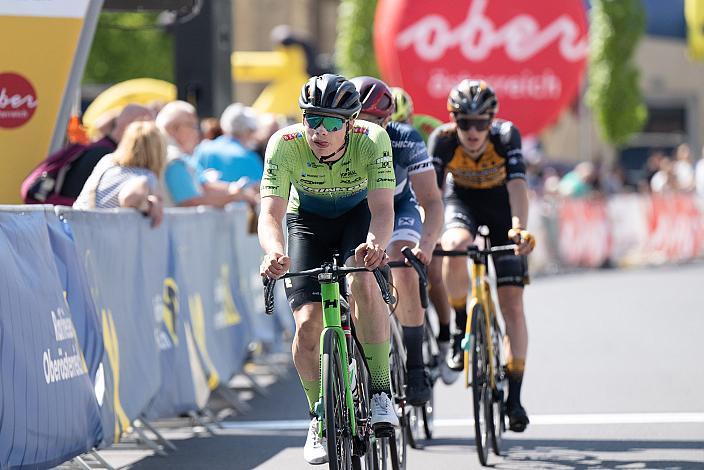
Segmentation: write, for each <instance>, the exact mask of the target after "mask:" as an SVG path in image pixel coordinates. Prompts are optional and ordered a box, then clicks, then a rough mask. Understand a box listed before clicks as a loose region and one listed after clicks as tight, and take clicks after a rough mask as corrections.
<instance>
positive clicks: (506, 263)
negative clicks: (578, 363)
mask: <svg viewBox="0 0 704 470" xmlns="http://www.w3.org/2000/svg"><path fill="white" fill-rule="evenodd" d="M494 265H495V267H496V277H497V284H498V289H497V294H498V297H499V305H500V307H501V313H502V315H503V317H504V323H505V324H506V337H505V338H504V339H505V345H506V359H507V362H506V373H507V375H508V398H507V400H506V408H507V412H508V417H509V424H510V427H511V430H513V431H519V432H520V431H523V430H524V429H525V427H526V426H527V425H528V422H529V420H528V415H527V414H526V411H525V409H524V408H523V405H522V404H521V385H522V384H523V372H524V369H525V362H526V354H527V352H528V328H527V327H526V317H525V313H524V308H523V284H524V283H525V282H527V279H528V273H527V269H526V265H525V260H524V259H522V258H519V257H516V256H502V257H499V258H496V259H495V260H494Z"/></svg>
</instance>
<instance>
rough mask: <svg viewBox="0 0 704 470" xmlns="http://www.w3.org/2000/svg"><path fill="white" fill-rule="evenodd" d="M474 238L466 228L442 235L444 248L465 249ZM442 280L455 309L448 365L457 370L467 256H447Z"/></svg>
mask: <svg viewBox="0 0 704 470" xmlns="http://www.w3.org/2000/svg"><path fill="white" fill-rule="evenodd" d="M473 240H474V238H473V237H472V234H471V232H470V231H469V230H468V229H466V228H459V227H458V228H450V229H448V230H447V231H446V232H445V233H444V234H443V236H442V247H443V249H444V250H465V249H467V247H468V246H469V245H470V244H472V242H473ZM443 280H444V281H445V286H446V287H447V293H448V297H449V300H450V304H451V305H452V307H453V309H454V310H455V328H456V330H455V335H454V337H453V344H452V351H451V357H448V361H447V362H448V365H449V366H450V367H451V368H452V369H454V370H459V369H462V367H463V360H464V359H463V358H464V354H463V353H462V348H461V341H462V338H463V336H464V332H465V328H466V325H467V294H468V292H469V272H468V271H467V258H466V257H463V256H459V257H447V258H445V260H444V263H443Z"/></svg>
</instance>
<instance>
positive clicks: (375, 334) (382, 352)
mask: <svg viewBox="0 0 704 470" xmlns="http://www.w3.org/2000/svg"><path fill="white" fill-rule="evenodd" d="M351 290H352V296H353V297H354V300H355V302H356V303H357V308H356V311H355V315H356V319H357V321H356V322H355V327H356V329H357V336H358V337H359V340H360V341H361V343H362V346H363V347H364V354H365V356H366V357H367V363H368V364H369V369H370V372H371V389H372V394H374V393H378V392H386V393H390V391H391V388H390V387H391V386H390V383H389V309H388V307H387V306H386V304H385V303H384V300H383V299H382V298H381V295H380V294H379V287H378V285H377V283H376V280H375V279H374V275H373V274H371V273H356V274H354V275H353V276H352V282H351Z"/></svg>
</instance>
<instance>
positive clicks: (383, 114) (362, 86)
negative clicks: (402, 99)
mask: <svg viewBox="0 0 704 470" xmlns="http://www.w3.org/2000/svg"><path fill="white" fill-rule="evenodd" d="M350 81H351V82H352V83H353V84H354V86H355V87H356V88H357V91H359V99H360V100H361V101H362V111H363V112H364V113H366V114H369V115H371V116H374V117H376V118H379V119H386V118H387V117H389V116H391V114H393V112H394V97H393V96H392V95H391V90H390V89H389V87H388V86H387V85H386V83H384V82H382V81H381V80H379V79H378V78H374V77H367V76H362V77H355V78H353V79H351V80H350Z"/></svg>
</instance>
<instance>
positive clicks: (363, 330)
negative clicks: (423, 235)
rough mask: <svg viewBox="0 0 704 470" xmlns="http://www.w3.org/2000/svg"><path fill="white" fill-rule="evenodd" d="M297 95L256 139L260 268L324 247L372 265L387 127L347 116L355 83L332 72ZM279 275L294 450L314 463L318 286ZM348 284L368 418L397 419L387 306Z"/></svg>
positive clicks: (273, 271)
mask: <svg viewBox="0 0 704 470" xmlns="http://www.w3.org/2000/svg"><path fill="white" fill-rule="evenodd" d="M298 104H299V106H300V108H301V109H302V110H303V122H302V123H300V124H294V125H292V126H289V127H286V128H284V129H281V130H280V131H278V132H277V133H276V134H274V135H273V136H272V137H271V139H270V140H269V144H268V145H267V149H266V157H265V162H264V177H263V179H262V183H261V198H262V201H261V213H260V216H259V242H260V243H261V246H262V248H263V250H264V253H265V255H264V259H263V261H262V264H261V274H262V276H268V277H270V278H279V277H281V276H282V275H283V274H285V273H286V271H288V270H289V269H293V270H294V271H300V270H305V269H311V268H316V267H320V265H321V264H322V263H323V262H324V261H327V260H329V259H330V258H331V257H332V255H333V254H334V253H338V254H339V255H341V256H343V257H344V258H345V262H346V263H348V264H351V263H353V264H356V265H357V266H365V267H366V268H368V269H370V270H371V269H374V268H376V267H378V266H380V265H382V264H384V263H385V262H386V259H387V256H386V252H385V251H384V250H385V248H386V246H387V245H388V243H389V240H390V239H391V233H392V230H393V223H394V208H393V199H394V188H395V187H396V179H395V177H394V170H393V165H392V157H391V142H390V140H389V136H388V134H387V133H386V131H385V130H384V129H383V128H381V127H380V126H378V125H376V124H373V123H371V122H366V121H362V120H357V121H355V118H357V116H358V114H359V111H360V109H361V107H362V106H361V104H360V100H359V93H358V92H357V90H356V88H355V87H354V85H353V84H352V83H351V82H349V81H348V80H346V79H345V78H344V77H341V76H339V75H332V74H325V75H321V76H318V77H312V78H311V79H310V80H308V83H306V84H305V85H304V86H303V88H302V90H301V96H300V98H299V100H298ZM284 215H285V216H286V224H287V227H288V254H286V251H285V249H284V236H283V227H282V224H281V221H282V219H283V218H284ZM350 253H353V254H352V255H350V256H349V257H348V254H350ZM284 285H285V287H286V295H287V297H288V301H289V304H290V306H291V309H292V310H293V316H294V318H295V321H296V335H295V337H294V339H293V347H292V350H293V362H294V365H295V366H296V370H297V371H298V374H299V376H300V379H301V383H302V384H303V389H304V391H305V393H306V396H307V398H308V405H309V412H310V414H311V418H312V419H311V422H310V428H309V431H308V437H307V439H306V444H305V447H304V448H303V456H304V458H305V460H306V461H307V462H308V463H311V464H322V463H325V462H327V453H326V443H325V442H321V440H320V439H319V437H318V433H317V418H315V415H314V413H313V409H314V406H315V403H316V401H317V400H318V396H319V390H320V374H319V372H320V370H319V338H320V333H321V331H322V329H323V325H322V305H321V297H320V286H319V284H318V282H317V281H316V280H314V279H310V278H308V277H297V278H292V279H286V282H285V283H284ZM351 289H352V294H353V297H354V299H355V301H356V303H357V308H356V318H355V326H356V328H357V333H358V336H359V339H360V340H361V342H362V346H363V348H364V354H365V356H366V358H367V363H368V365H369V369H370V371H371V377H372V380H371V394H372V406H371V424H372V426H373V427H374V429H375V430H380V429H381V428H388V427H391V426H398V417H397V416H396V413H395V411H394V409H393V405H392V403H391V399H390V398H391V390H390V384H389V323H388V308H387V307H386V305H385V304H384V301H383V300H382V298H381V296H380V295H379V293H378V292H379V288H378V287H377V285H376V281H375V280H374V277H373V276H372V275H371V273H359V274H355V275H354V276H353V279H352V283H351Z"/></svg>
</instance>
